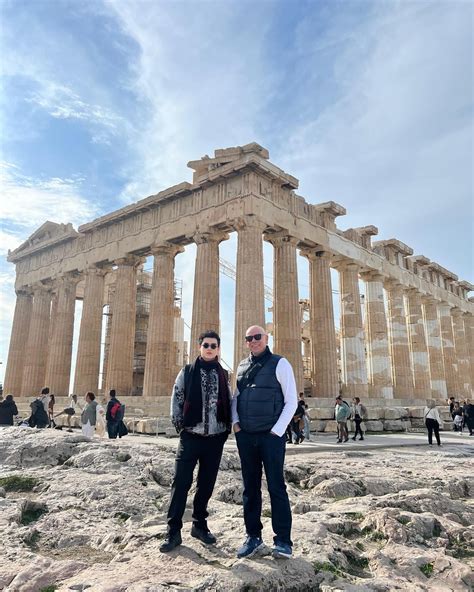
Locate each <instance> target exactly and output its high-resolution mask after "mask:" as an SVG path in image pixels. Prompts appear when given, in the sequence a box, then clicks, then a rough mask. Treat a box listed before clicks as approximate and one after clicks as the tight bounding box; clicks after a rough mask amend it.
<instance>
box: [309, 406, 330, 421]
mask: <svg viewBox="0 0 474 592" xmlns="http://www.w3.org/2000/svg"><path fill="white" fill-rule="evenodd" d="M308 412H309V417H310V419H334V407H320V408H318V409H309V410H308Z"/></svg>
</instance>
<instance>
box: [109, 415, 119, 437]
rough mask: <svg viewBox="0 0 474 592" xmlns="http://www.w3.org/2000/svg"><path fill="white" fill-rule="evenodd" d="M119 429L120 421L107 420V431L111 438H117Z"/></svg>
mask: <svg viewBox="0 0 474 592" xmlns="http://www.w3.org/2000/svg"><path fill="white" fill-rule="evenodd" d="M118 431H119V422H118V421H110V419H109V421H108V422H107V433H108V434H109V438H110V439H111V440H115V439H116V438H117V436H118Z"/></svg>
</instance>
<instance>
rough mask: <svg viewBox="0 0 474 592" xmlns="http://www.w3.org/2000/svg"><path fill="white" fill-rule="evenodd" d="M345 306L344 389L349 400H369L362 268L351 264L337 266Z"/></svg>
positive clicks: (342, 341)
mask: <svg viewBox="0 0 474 592" xmlns="http://www.w3.org/2000/svg"><path fill="white" fill-rule="evenodd" d="M336 268H337V270H338V271H339V283H340V305H341V328H340V336H341V365H342V389H343V393H344V395H347V396H348V397H360V398H363V397H367V396H368V392H369V389H368V384H367V363H366V360H365V336H364V324H363V321H362V310H361V304H360V290H359V266H358V265H356V264H355V263H352V262H350V261H343V262H340V263H338V264H337V266H336Z"/></svg>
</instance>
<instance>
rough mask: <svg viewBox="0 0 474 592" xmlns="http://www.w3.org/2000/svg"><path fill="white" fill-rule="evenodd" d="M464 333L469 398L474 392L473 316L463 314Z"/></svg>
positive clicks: (466, 313)
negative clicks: (469, 386) (469, 389)
mask: <svg viewBox="0 0 474 592" xmlns="http://www.w3.org/2000/svg"><path fill="white" fill-rule="evenodd" d="M464 332H465V334H466V352H467V357H468V359H469V377H470V381H471V397H472V396H473V394H474V393H473V391H474V315H473V314H471V313H470V312H465V313H464Z"/></svg>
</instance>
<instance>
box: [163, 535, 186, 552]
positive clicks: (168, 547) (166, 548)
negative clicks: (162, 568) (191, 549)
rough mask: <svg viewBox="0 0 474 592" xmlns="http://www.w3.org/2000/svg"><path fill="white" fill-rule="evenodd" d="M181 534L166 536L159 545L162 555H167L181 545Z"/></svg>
mask: <svg viewBox="0 0 474 592" xmlns="http://www.w3.org/2000/svg"><path fill="white" fill-rule="evenodd" d="M182 542H183V541H182V539H181V533H180V532H175V533H174V534H167V535H166V538H165V540H164V542H163V543H162V544H161V545H160V551H161V552H162V553H169V552H170V551H172V550H173V549H175V548H176V547H178V546H179V545H181V543H182Z"/></svg>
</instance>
